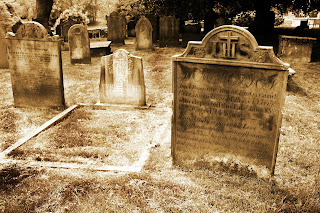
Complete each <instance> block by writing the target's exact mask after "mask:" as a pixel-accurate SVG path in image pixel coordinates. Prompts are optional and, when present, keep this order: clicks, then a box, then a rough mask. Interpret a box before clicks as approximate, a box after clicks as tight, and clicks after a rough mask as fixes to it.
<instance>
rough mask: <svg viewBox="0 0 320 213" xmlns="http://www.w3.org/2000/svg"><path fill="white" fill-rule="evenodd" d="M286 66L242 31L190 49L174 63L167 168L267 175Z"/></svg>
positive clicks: (222, 32) (227, 31)
mask: <svg viewBox="0 0 320 213" xmlns="http://www.w3.org/2000/svg"><path fill="white" fill-rule="evenodd" d="M288 67H289V65H288V64H286V63H283V62H282V61H280V60H279V59H278V58H277V57H276V56H275V55H274V53H273V49H272V47H260V46H258V44H257V42H256V40H255V38H254V37H253V36H252V35H251V34H250V33H249V31H247V30H245V29H244V28H241V27H237V26H231V25H226V26H221V27H218V28H215V29H214V30H212V31H210V32H209V33H208V34H207V35H206V36H205V38H204V39H203V40H202V42H189V44H188V47H187V48H186V50H185V51H184V53H182V54H181V55H178V56H174V57H173V72H174V81H173V85H174V103H173V120H172V155H173V162H174V163H175V164H177V165H181V166H184V167H189V168H197V167H198V168H199V167H200V168H215V166H217V165H220V164H222V165H229V166H231V167H233V168H241V167H242V166H244V167H245V168H251V169H254V170H255V171H256V172H257V173H258V175H261V174H262V175H264V174H269V172H271V174H273V171H274V168H275V161H276V155H277V147H278V141H279V134H280V126H281V108H282V105H283V104H284V98H285V91H286V84H287V79H288ZM260 172H261V173H260Z"/></svg>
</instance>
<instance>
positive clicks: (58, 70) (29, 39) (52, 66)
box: [7, 22, 65, 107]
mask: <svg viewBox="0 0 320 213" xmlns="http://www.w3.org/2000/svg"><path fill="white" fill-rule="evenodd" d="M7 42H8V55H9V66H10V73H11V83H12V90H13V98H14V104H15V106H16V107H64V105H65V102H64V91H63V90H64V89H63V77H62V63H61V46H60V45H61V44H60V41H59V37H58V36H57V37H50V36H49V35H48V32H47V30H46V29H45V28H44V27H43V26H42V25H41V24H39V23H37V22H25V23H23V24H22V25H20V27H19V28H18V30H17V32H16V34H13V33H8V34H7Z"/></svg>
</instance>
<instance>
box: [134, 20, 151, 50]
mask: <svg viewBox="0 0 320 213" xmlns="http://www.w3.org/2000/svg"><path fill="white" fill-rule="evenodd" d="M135 31H136V38H137V49H138V50H141V49H153V46H152V25H151V23H150V21H149V20H148V19H147V18H146V17H144V16H142V17H141V18H140V19H139V21H138V22H137V24H136V30H135Z"/></svg>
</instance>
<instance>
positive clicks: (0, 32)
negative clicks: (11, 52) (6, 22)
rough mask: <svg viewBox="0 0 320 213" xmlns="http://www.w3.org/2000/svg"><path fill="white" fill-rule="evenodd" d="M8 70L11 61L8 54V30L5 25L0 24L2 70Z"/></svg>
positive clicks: (0, 64) (0, 60)
mask: <svg viewBox="0 0 320 213" xmlns="http://www.w3.org/2000/svg"><path fill="white" fill-rule="evenodd" d="M7 68H9V61H8V54H7V42H6V30H5V27H4V26H3V24H0V69H7Z"/></svg>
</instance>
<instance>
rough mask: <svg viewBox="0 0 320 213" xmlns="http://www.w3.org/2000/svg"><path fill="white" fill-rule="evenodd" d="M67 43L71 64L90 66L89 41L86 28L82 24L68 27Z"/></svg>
mask: <svg viewBox="0 0 320 213" xmlns="http://www.w3.org/2000/svg"><path fill="white" fill-rule="evenodd" d="M68 41H69V52H70V61H71V64H90V63H91V57H90V40H89V34H88V30H87V28H86V27H85V26H84V25H83V24H76V25H73V26H72V27H70V29H69V32H68Z"/></svg>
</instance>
